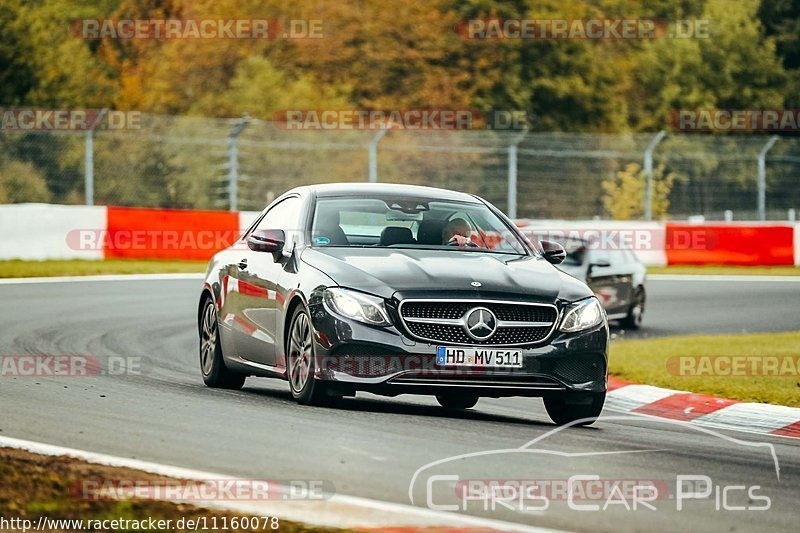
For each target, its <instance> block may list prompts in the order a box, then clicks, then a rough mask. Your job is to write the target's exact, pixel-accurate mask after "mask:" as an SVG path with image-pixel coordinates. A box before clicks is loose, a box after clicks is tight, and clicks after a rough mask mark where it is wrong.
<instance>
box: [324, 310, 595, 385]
mask: <svg viewBox="0 0 800 533" xmlns="http://www.w3.org/2000/svg"><path fill="white" fill-rule="evenodd" d="M310 310H311V317H312V323H313V325H314V329H315V331H316V335H315V352H316V357H317V360H316V365H315V368H316V377H317V379H321V380H324V381H327V382H328V384H329V386H330V387H331V388H333V389H334V390H338V391H339V392H341V393H344V394H348V393H352V392H355V391H356V390H363V391H369V392H374V393H377V394H382V395H388V396H396V395H398V394H406V393H410V394H450V393H459V392H461V393H468V394H477V395H479V396H487V397H502V396H545V395H548V394H556V393H561V392H564V391H575V392H605V390H606V386H607V367H608V356H607V354H608V338H609V334H608V327H607V325H606V324H605V323H603V324H601V325H599V326H597V327H595V328H592V329H589V330H586V331H582V332H578V333H570V334H566V333H560V332H558V331H555V332H554V333H553V335H552V336H551V337H550V338H549V339H548V340H547V341H546V342H545V343H542V344H537V345H535V346H531V347H525V346H522V347H514V348H507V349H509V350H511V349H513V350H521V352H522V360H523V362H522V368H515V369H487V368H477V367H448V366H444V367H440V366H437V365H436V351H437V347H438V346H439V345H443V344H444V343H440V344H436V343H427V342H421V341H415V340H414V339H412V338H411V337H409V336H408V335H407V334H406V333H405V332H404V331H403V330H402V329H399V328H396V327H394V326H391V327H372V326H367V325H365V324H362V323H360V322H356V321H351V320H346V319H343V318H341V317H338V316H336V315H332V314H330V313H329V312H328V311H327V310H326V309H325V308H324V306H323V305H312V306H311V309H310ZM482 348H487V349H489V348H491V349H494V348H500V347H494V346H482Z"/></svg>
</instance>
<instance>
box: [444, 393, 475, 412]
mask: <svg viewBox="0 0 800 533" xmlns="http://www.w3.org/2000/svg"><path fill="white" fill-rule="evenodd" d="M436 401H437V402H439V405H441V406H442V407H444V408H445V409H469V408H470V407H475V404H476V403H478V397H477V396H475V395H474V394H466V395H465V394H459V395H458V396H456V395H437V396H436Z"/></svg>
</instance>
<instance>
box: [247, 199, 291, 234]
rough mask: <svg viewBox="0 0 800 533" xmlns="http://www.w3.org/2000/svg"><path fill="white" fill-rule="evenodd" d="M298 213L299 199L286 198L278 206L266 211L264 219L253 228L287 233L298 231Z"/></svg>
mask: <svg viewBox="0 0 800 533" xmlns="http://www.w3.org/2000/svg"><path fill="white" fill-rule="evenodd" d="M299 211H300V199H299V198H296V197H291V198H287V199H285V200H283V201H281V202H280V203H279V204H277V205H274V206H273V207H272V209H270V210H269V211H267V214H266V215H264V218H262V219H261V221H260V222H259V223H258V225H257V226H256V227H255V229H257V230H261V229H282V230H284V231H286V232H287V233H288V232H290V231H292V232H294V230H298V229H299V228H298V227H297V218H298V215H299Z"/></svg>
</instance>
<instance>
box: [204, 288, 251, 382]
mask: <svg viewBox="0 0 800 533" xmlns="http://www.w3.org/2000/svg"><path fill="white" fill-rule="evenodd" d="M200 371H201V372H202V373H203V382H204V383H205V384H206V385H208V386H209V387H212V388H216V389H233V390H238V389H241V388H242V387H243V386H244V380H245V379H246V377H247V376H244V375H242V374H237V373H235V372H231V371H230V370H228V367H227V366H225V361H224V360H223V359H222V343H221V341H220V338H219V323H218V322H217V308H216V306H215V305H214V301H213V300H212V299H211V298H206V302H205V304H204V305H203V314H202V315H201V319H200Z"/></svg>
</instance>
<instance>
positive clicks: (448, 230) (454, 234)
mask: <svg viewBox="0 0 800 533" xmlns="http://www.w3.org/2000/svg"><path fill="white" fill-rule="evenodd" d="M471 230H472V228H470V225H469V222H467V221H466V220H464V219H463V218H454V219H453V220H451V221H450V222H448V223H447V225H446V226H445V227H444V229H443V230H442V243H443V244H445V245H447V246H461V247H464V246H475V243H473V242H472V241H471V240H470V238H469V233H470V231H471Z"/></svg>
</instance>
